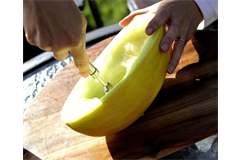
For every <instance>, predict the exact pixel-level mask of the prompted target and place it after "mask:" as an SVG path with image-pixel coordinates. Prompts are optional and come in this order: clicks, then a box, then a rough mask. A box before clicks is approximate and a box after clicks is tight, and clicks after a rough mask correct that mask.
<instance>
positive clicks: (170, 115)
mask: <svg viewBox="0 0 240 160" xmlns="http://www.w3.org/2000/svg"><path fill="white" fill-rule="evenodd" d="M112 39H113V37H111V38H108V39H106V40H104V41H102V42H100V43H98V44H96V45H94V46H93V47H91V48H90V49H88V55H89V57H90V60H91V61H94V59H95V58H96V57H97V56H98V55H99V54H100V53H101V51H102V50H103V49H104V48H105V47H106V46H107V44H109V43H110V41H111V40H112ZM217 39H218V34H217V32H212V31H198V32H197V33H196V34H195V36H194V37H193V38H192V39H191V40H190V41H189V42H188V43H187V45H186V47H185V50H184V53H183V55H182V57H181V60H180V63H179V65H178V67H177V69H176V71H175V72H174V74H172V75H166V79H165V82H164V85H163V87H162V89H161V90H160V92H159V93H158V95H157V97H156V98H155V100H154V101H153V103H152V104H151V106H150V107H149V108H148V109H147V111H146V112H145V114H144V116H142V117H140V118H139V119H138V120H137V121H135V122H134V123H133V124H132V125H131V126H130V127H128V128H126V129H125V130H123V131H120V132H118V133H116V134H113V135H108V136H103V137H90V136H86V135H83V134H80V133H77V132H75V131H73V130H71V129H70V128H68V127H67V126H66V125H65V124H64V123H62V122H61V119H60V113H61V109H62V106H63V104H64V102H65V100H66V99H67V97H68V95H69V94H70V92H71V90H72V88H73V87H74V86H75V84H76V83H77V81H78V80H79V78H80V76H79V74H78V72H77V69H76V68H75V67H74V64H73V62H71V63H69V64H68V65H67V66H66V67H65V68H64V69H63V70H62V71H61V72H60V73H58V74H57V75H56V76H55V77H54V78H53V79H52V80H51V82H50V83H49V84H48V85H47V86H46V87H45V88H44V89H43V90H42V92H41V93H40V94H39V95H38V96H37V97H36V98H35V99H34V100H33V102H32V103H31V105H29V106H28V107H27V109H26V110H25V112H24V119H23V126H24V128H23V129H24V132H23V133H24V135H23V146H24V148H26V149H27V150H29V151H30V152H32V153H33V154H35V155H36V156H38V157H39V158H40V159H67V160H69V159H84V160H86V159H91V160H92V159H94V160H95V159H96V160H100V159H104V160H106V159H156V158H160V157H163V156H165V155H168V154H170V153H173V152H175V151H177V150H179V149H182V148H184V147H186V146H188V145H190V144H193V143H195V142H197V141H199V140H201V139H204V138H206V137H208V136H210V135H213V134H215V133H217V130H218V101H217V97H218V44H217V41H218V40H217Z"/></svg>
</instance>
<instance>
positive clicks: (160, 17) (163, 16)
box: [145, 5, 170, 35]
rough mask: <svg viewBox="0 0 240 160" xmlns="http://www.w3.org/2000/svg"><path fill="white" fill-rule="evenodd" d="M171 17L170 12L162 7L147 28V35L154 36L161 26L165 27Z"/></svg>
mask: <svg viewBox="0 0 240 160" xmlns="http://www.w3.org/2000/svg"><path fill="white" fill-rule="evenodd" d="M169 17H170V10H168V8H167V7H164V5H160V6H159V8H158V11H157V13H156V15H155V16H154V17H153V19H152V20H151V21H150V22H149V23H148V25H147V27H146V30H145V32H146V34H147V35H151V34H153V33H154V32H155V31H156V30H157V29H158V28H159V27H160V26H161V25H163V24H164V23H165V22H166V21H167V20H168V19H169Z"/></svg>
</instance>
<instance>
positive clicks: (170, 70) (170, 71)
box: [168, 65, 174, 74]
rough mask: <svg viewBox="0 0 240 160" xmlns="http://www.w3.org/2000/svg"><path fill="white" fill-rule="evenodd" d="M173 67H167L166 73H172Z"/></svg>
mask: <svg viewBox="0 0 240 160" xmlns="http://www.w3.org/2000/svg"><path fill="white" fill-rule="evenodd" d="M173 71H174V67H173V66H172V65H170V66H168V73H170V74H171V73H173Z"/></svg>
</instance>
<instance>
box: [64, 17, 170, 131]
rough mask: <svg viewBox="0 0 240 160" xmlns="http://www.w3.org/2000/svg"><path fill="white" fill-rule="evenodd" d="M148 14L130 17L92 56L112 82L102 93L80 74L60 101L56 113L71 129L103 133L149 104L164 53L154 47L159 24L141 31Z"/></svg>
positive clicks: (164, 64) (163, 69) (163, 63)
mask: <svg viewBox="0 0 240 160" xmlns="http://www.w3.org/2000/svg"><path fill="white" fill-rule="evenodd" d="M153 16H154V14H153V13H147V14H143V15H138V16H136V17H135V18H134V19H133V20H132V21H131V23H130V24H129V25H128V26H126V27H125V28H123V29H122V30H121V31H120V32H119V34H118V35H117V36H116V37H115V38H114V39H113V41H112V42H111V43H110V44H109V45H108V46H107V47H106V48H105V50H104V51H103V52H102V53H101V54H100V56H99V57H98V58H97V59H96V60H95V61H94V63H93V64H94V65H95V66H96V67H97V68H98V69H99V71H100V76H101V77H102V78H103V79H104V80H105V81H107V82H110V83H111V84H112V85H113V86H114V87H113V89H112V90H111V91H110V92H108V93H107V94H105V93H104V90H103V86H102V85H101V84H100V83H99V82H98V81H97V80H96V79H94V78H92V77H91V76H89V77H88V78H85V79H84V78H81V79H80V80H79V81H78V83H77V84H76V86H75V87H74V89H73V90H72V92H71V94H70V95H69V97H68V99H67V100H66V102H65V104H64V106H63V109H62V113H61V118H62V121H63V122H65V123H66V124H67V125H68V126H69V127H71V128H72V129H73V130H75V131H77V132H80V133H83V134H86V135H90V136H104V135H109V134H112V133H115V132H118V131H121V130H123V129H125V128H126V127H128V126H129V125H131V124H132V123H133V122H134V121H135V120H137V119H138V118H139V117H140V116H141V115H143V113H144V112H145V110H146V109H147V108H148V107H149V105H150V104H151V103H152V101H153V100H154V98H155V97H156V95H157V93H158V92H159V90H160V88H161V86H162V84H163V82H164V79H165V75H166V70H167V66H168V62H169V53H161V52H160V51H159V44H160V41H161V39H162V37H163V35H164V34H165V29H164V27H163V26H161V27H160V28H159V29H158V30H157V31H156V32H155V33H154V34H153V35H152V36H147V35H146V34H145V28H146V26H147V24H148V22H149V21H150V20H151V19H152V18H153Z"/></svg>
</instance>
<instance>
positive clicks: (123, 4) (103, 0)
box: [82, 0, 130, 32]
mask: <svg viewBox="0 0 240 160" xmlns="http://www.w3.org/2000/svg"><path fill="white" fill-rule="evenodd" d="M95 2H96V5H97V8H98V10H99V14H100V19H101V20H102V22H103V26H108V25H110V24H113V23H117V22H119V21H120V20H122V19H123V18H124V17H125V16H127V15H128V14H129V13H130V12H129V10H128V6H127V0H95ZM82 13H83V14H84V16H85V18H86V19H87V21H88V27H87V32H89V31H91V30H94V29H96V28H97V25H96V23H95V20H94V17H93V15H92V11H91V8H90V6H89V2H88V0H86V1H85V7H84V10H83V11H82Z"/></svg>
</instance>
